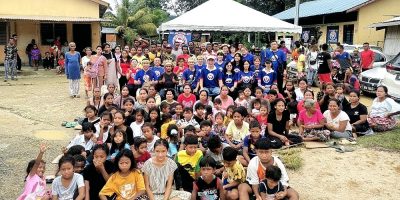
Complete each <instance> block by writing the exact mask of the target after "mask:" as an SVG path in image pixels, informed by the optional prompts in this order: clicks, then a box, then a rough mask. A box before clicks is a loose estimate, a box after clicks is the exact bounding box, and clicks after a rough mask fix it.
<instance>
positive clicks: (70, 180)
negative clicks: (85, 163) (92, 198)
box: [51, 156, 85, 200]
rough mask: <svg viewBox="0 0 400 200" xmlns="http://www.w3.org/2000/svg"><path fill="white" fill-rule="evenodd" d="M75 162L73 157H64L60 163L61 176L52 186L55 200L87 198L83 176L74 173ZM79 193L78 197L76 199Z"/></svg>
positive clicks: (81, 199)
mask: <svg viewBox="0 0 400 200" xmlns="http://www.w3.org/2000/svg"><path fill="white" fill-rule="evenodd" d="M74 165H75V160H74V158H73V157H72V156H63V157H62V158H61V159H60V161H59V162H58V168H59V171H60V173H61V176H58V177H56V178H55V179H54V181H53V184H52V185H51V190H52V192H51V193H52V195H53V199H58V200H70V199H76V200H83V199H84V197H85V183H84V182H83V176H82V175H80V174H77V173H74ZM76 191H78V193H77V194H78V196H77V197H74V194H75V192H76Z"/></svg>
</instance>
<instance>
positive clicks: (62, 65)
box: [57, 54, 65, 74]
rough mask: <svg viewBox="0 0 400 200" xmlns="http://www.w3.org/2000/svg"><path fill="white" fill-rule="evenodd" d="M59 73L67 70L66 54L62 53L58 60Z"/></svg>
mask: <svg viewBox="0 0 400 200" xmlns="http://www.w3.org/2000/svg"><path fill="white" fill-rule="evenodd" d="M57 64H58V66H57V74H62V73H64V70H65V59H64V54H60V57H58V62H57Z"/></svg>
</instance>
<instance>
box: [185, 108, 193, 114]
mask: <svg viewBox="0 0 400 200" xmlns="http://www.w3.org/2000/svg"><path fill="white" fill-rule="evenodd" d="M185 112H191V113H193V110H192V109H191V108H189V107H185V108H184V109H183V113H185Z"/></svg>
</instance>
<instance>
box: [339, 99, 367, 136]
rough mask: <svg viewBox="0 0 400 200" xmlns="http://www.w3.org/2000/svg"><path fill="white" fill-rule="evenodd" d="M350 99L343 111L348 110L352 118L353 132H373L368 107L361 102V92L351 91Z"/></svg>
mask: <svg viewBox="0 0 400 200" xmlns="http://www.w3.org/2000/svg"><path fill="white" fill-rule="evenodd" d="M349 100H350V103H349V104H347V105H345V106H344V107H343V111H344V112H346V114H347V115H348V116H349V118H350V124H351V127H352V130H353V133H356V134H357V135H370V134H373V131H372V129H371V128H370V127H369V124H368V121H367V118H368V109H367V107H366V106H365V105H364V104H362V103H360V93H359V92H356V91H351V92H350V94H349Z"/></svg>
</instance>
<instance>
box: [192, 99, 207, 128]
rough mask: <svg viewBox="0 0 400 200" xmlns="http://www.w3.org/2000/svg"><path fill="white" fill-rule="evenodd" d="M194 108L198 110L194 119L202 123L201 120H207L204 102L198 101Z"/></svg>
mask: <svg viewBox="0 0 400 200" xmlns="http://www.w3.org/2000/svg"><path fill="white" fill-rule="evenodd" d="M194 109H195V111H196V114H195V115H194V117H193V119H194V120H196V122H197V123H198V124H200V122H202V121H203V120H206V118H205V113H204V110H205V106H204V104H202V103H198V104H196V105H195V106H194Z"/></svg>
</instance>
